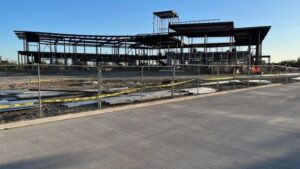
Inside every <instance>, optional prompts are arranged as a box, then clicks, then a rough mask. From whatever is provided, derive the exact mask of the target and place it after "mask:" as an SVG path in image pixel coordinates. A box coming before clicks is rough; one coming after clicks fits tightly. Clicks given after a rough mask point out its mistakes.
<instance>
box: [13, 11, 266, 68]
mask: <svg viewBox="0 0 300 169" xmlns="http://www.w3.org/2000/svg"><path fill="white" fill-rule="evenodd" d="M270 28H271V27H270V26H260V27H243V28H237V27H235V26H234V22H232V21H230V22H223V21H220V20H218V19H212V20H200V21H189V22H182V21H180V19H179V14H178V13H176V12H175V11H162V12H154V13H153V33H150V34H137V35H79V34H62V33H48V32H32V31H15V34H16V35H17V37H18V38H19V39H20V40H23V50H22V51H18V63H19V64H33V63H46V64H65V65H173V64H204V65H211V64H223V65H226V64H228V65H230V64H240V65H248V64H254V65H259V64H261V61H262V59H263V58H268V60H269V62H270V56H263V55H262V42H263V40H264V39H265V37H266V35H267V34H268V32H269V30H270Z"/></svg>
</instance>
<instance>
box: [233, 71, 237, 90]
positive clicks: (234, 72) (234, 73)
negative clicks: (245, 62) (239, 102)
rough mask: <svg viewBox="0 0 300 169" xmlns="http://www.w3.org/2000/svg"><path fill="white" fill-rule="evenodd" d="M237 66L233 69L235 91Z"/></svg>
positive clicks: (234, 87)
mask: <svg viewBox="0 0 300 169" xmlns="http://www.w3.org/2000/svg"><path fill="white" fill-rule="evenodd" d="M236 68H237V65H234V67H233V89H236V86H235V79H236V77H235V76H236V72H237V69H236Z"/></svg>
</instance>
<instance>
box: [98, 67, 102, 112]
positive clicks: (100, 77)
mask: <svg viewBox="0 0 300 169" xmlns="http://www.w3.org/2000/svg"><path fill="white" fill-rule="evenodd" d="M97 83H98V85H97V101H98V109H102V99H101V94H102V67H101V66H97Z"/></svg>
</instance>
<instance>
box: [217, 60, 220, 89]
mask: <svg viewBox="0 0 300 169" xmlns="http://www.w3.org/2000/svg"><path fill="white" fill-rule="evenodd" d="M219 78H220V64H218V66H217V89H218V92H219V91H220V84H219Z"/></svg>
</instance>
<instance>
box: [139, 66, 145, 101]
mask: <svg viewBox="0 0 300 169" xmlns="http://www.w3.org/2000/svg"><path fill="white" fill-rule="evenodd" d="M140 92H141V103H142V102H143V93H144V66H142V67H141V91H140Z"/></svg>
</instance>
